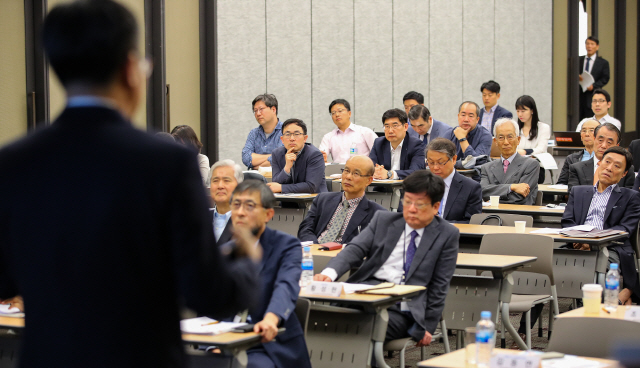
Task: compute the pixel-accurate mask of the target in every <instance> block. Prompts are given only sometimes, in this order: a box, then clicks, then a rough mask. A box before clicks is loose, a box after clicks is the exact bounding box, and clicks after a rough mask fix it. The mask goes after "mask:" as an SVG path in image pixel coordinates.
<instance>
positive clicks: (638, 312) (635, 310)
mask: <svg viewBox="0 0 640 368" xmlns="http://www.w3.org/2000/svg"><path fill="white" fill-rule="evenodd" d="M618 308H620V307H618ZM624 319H626V320H627V321H636V322H640V307H638V306H634V307H629V309H627V311H626V312H624Z"/></svg>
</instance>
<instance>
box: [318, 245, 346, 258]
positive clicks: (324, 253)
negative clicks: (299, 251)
mask: <svg viewBox="0 0 640 368" xmlns="http://www.w3.org/2000/svg"><path fill="white" fill-rule="evenodd" d="M318 248H320V245H319V244H311V255H314V256H321V257H335V256H337V255H338V253H340V251H341V250H342V249H339V250H319V249H318Z"/></svg>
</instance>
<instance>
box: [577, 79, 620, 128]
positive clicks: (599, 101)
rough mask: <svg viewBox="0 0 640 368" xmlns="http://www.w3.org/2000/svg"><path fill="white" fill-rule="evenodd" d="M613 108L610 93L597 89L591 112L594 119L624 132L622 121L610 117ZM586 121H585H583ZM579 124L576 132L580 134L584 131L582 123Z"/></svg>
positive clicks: (594, 93)
mask: <svg viewBox="0 0 640 368" xmlns="http://www.w3.org/2000/svg"><path fill="white" fill-rule="evenodd" d="M610 108H611V96H610V95H609V92H607V91H605V90H604V89H596V90H595V91H593V97H592V98H591V110H592V111H593V113H594V116H593V117H592V119H595V120H597V121H598V122H599V123H600V124H604V123H611V124H613V125H615V126H616V128H618V129H619V130H622V123H620V120H618V119H616V118H614V117H613V116H611V115H609V109H610ZM583 121H584V120H583ZM583 121H581V122H580V124H578V128H576V132H579V131H580V130H581V129H582V122H583Z"/></svg>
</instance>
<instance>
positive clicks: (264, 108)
mask: <svg viewBox="0 0 640 368" xmlns="http://www.w3.org/2000/svg"><path fill="white" fill-rule="evenodd" d="M266 109H268V107H261V108H259V109H255V110H253V115H258V113H260V114H262V112H263V111H264V110H266Z"/></svg>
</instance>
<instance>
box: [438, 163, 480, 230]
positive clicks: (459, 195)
mask: <svg viewBox="0 0 640 368" xmlns="http://www.w3.org/2000/svg"><path fill="white" fill-rule="evenodd" d="M481 212H482V186H480V183H478V182H477V181H475V180H473V179H470V178H467V177H466V176H464V175H462V174H460V173H459V172H457V171H456V172H455V174H454V175H453V180H451V187H450V188H449V195H448V196H447V203H446V207H445V208H444V214H443V217H444V219H445V220H447V221H449V222H454V223H455V222H458V223H463V224H468V223H469V220H471V216H473V215H475V214H476V213H481Z"/></svg>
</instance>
